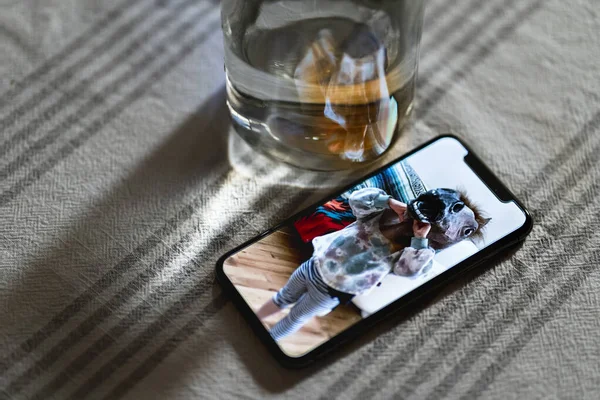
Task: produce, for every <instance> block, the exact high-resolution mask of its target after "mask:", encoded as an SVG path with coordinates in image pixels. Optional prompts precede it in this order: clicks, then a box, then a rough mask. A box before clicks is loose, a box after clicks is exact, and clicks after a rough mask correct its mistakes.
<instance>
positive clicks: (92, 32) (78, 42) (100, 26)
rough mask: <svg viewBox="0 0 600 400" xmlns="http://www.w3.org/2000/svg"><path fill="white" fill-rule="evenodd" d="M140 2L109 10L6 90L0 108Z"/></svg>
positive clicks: (0, 101)
mask: <svg viewBox="0 0 600 400" xmlns="http://www.w3.org/2000/svg"><path fill="white" fill-rule="evenodd" d="M141 1H142V0H125V1H123V2H122V3H121V4H119V5H118V6H117V7H115V8H114V9H112V10H110V11H109V12H108V13H106V15H105V16H104V18H102V19H101V20H100V21H98V22H97V23H96V24H94V25H93V26H92V27H91V28H89V29H88V30H87V31H86V32H84V33H83V34H82V35H81V36H79V37H78V38H77V39H75V40H74V41H72V42H71V43H70V44H68V45H67V46H66V47H65V48H64V49H62V50H61V51H60V52H59V53H57V54H55V55H53V56H52V57H51V58H50V59H49V60H48V61H46V62H45V63H44V64H43V65H42V66H41V67H39V68H38V69H36V70H35V71H33V72H32V73H30V74H29V75H28V76H26V77H25V78H23V79H22V80H21V81H20V82H18V83H16V84H15V85H14V86H13V87H12V88H10V89H8V90H7V91H6V92H4V93H3V94H2V96H1V97H0V108H2V107H4V106H5V105H6V104H8V103H10V102H11V101H12V100H13V98H14V97H16V96H18V95H19V94H20V93H21V92H22V91H23V90H24V89H25V88H28V87H31V86H32V85H34V84H35V81H38V80H40V79H42V78H43V77H45V76H46V75H47V74H48V73H49V72H50V71H52V70H53V69H54V68H56V67H58V66H59V65H60V64H61V63H62V62H63V61H64V60H65V59H67V58H69V57H70V56H71V55H73V54H74V53H75V52H77V50H79V49H80V48H82V47H84V46H85V45H86V44H87V42H89V41H90V40H92V39H93V38H95V37H97V36H98V35H100V34H101V33H102V31H104V30H105V29H106V28H108V27H109V26H110V25H111V24H114V23H116V22H117V20H118V19H119V18H121V16H122V15H123V14H124V13H125V12H126V11H127V10H128V9H129V8H131V7H134V6H135V5H136V4H137V3H139V2H141Z"/></svg>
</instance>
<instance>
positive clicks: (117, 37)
mask: <svg viewBox="0 0 600 400" xmlns="http://www.w3.org/2000/svg"><path fill="white" fill-rule="evenodd" d="M157 8H159V7H158V5H156V3H150V4H149V7H147V8H146V9H145V10H144V11H143V12H142V13H141V14H139V15H137V16H135V17H134V18H132V19H131V20H129V21H125V24H124V25H123V26H121V27H119V29H117V30H116V31H115V32H114V33H113V34H112V35H111V36H110V37H109V38H107V39H106V40H105V41H104V42H103V43H101V44H100V45H99V46H96V47H95V48H94V49H92V50H91V51H90V52H89V54H88V55H87V56H86V57H84V58H82V59H81V60H79V61H78V62H77V63H75V64H74V65H72V66H71V67H69V68H67V69H66V70H65V71H64V72H63V73H61V74H60V75H59V76H58V77H57V78H56V79H52V83H51V84H49V85H46V86H45V87H44V88H42V90H40V91H39V92H37V93H35V94H34V95H33V96H31V98H30V99H29V100H27V101H26V102H25V103H24V104H21V105H20V106H19V107H17V108H15V109H14V110H13V111H12V112H11V113H10V114H8V115H7V116H6V117H4V118H3V119H2V121H0V131H6V130H7V129H8V128H10V127H11V126H12V125H14V124H15V123H16V122H17V121H19V120H20V119H21V118H23V116H25V115H26V114H27V113H29V112H31V110H33V109H34V108H35V107H36V106H37V105H38V104H40V103H41V102H42V101H44V99H46V98H47V97H48V96H49V95H51V94H53V93H56V88H57V87H61V86H63V85H64V84H65V83H67V82H68V81H69V80H71V78H73V77H74V76H77V75H76V74H77V73H78V72H80V71H81V70H82V69H83V68H84V67H86V66H87V65H88V64H90V63H91V62H93V61H95V60H97V59H98V57H100V56H101V55H102V53H104V52H106V51H109V50H110V49H111V48H112V47H113V46H114V45H116V44H117V43H119V41H121V42H122V41H123V40H124V39H126V38H127V35H128V34H130V33H131V32H132V31H133V30H134V29H135V27H137V26H138V25H139V24H141V23H142V22H144V20H145V19H147V18H148V17H150V16H152V15H153V14H154V13H155V11H156V9H157ZM116 59H118V57H116ZM117 65H118V63H115V64H112V63H111V64H110V67H109V68H105V69H103V71H102V72H106V73H108V72H110V71H111V70H112V69H114V67H116V66H117ZM106 73H105V74H104V75H106ZM90 81H93V79H89V80H88V79H86V80H84V81H83V82H82V84H80V85H78V86H77V88H76V89H75V90H73V91H71V92H70V93H69V95H68V96H67V95H65V96H63V98H65V97H73V96H75V95H77V94H79V93H81V91H82V89H85V86H87V85H88V84H89V82H90ZM61 100H62V99H61ZM59 103H60V104H63V103H64V101H63V103H61V101H59V102H57V103H55V104H54V105H52V106H51V107H49V108H48V109H47V110H45V111H44V112H42V113H41V114H42V116H41V117H40V118H37V119H34V120H33V121H32V122H31V123H29V124H28V125H27V126H26V127H25V128H24V129H22V130H20V131H18V132H17V133H16V134H15V135H13V136H12V137H11V138H10V139H9V140H7V141H6V142H4V143H2V145H1V146H0V157H3V156H4V155H5V154H6V153H7V152H8V151H10V150H11V149H12V148H13V147H14V146H15V145H17V144H18V143H20V142H21V141H23V140H24V139H25V138H26V137H27V134H28V133H29V132H31V131H34V130H36V129H39V127H40V126H42V124H43V123H44V122H46V121H47V119H48V116H53V115H54V114H56V113H57V112H58V111H60V110H61V109H62V108H63V107H64V104H63V105H59Z"/></svg>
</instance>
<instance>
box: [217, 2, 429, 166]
mask: <svg viewBox="0 0 600 400" xmlns="http://www.w3.org/2000/svg"><path fill="white" fill-rule="evenodd" d="M423 9H424V0H224V1H223V2H222V26H223V33H224V39H225V68H226V73H227V102H228V106H229V110H230V112H231V116H232V120H233V125H234V127H235V129H236V131H237V132H238V133H239V134H240V136H242V138H244V139H245V140H246V141H247V142H248V143H249V144H250V145H252V146H253V147H255V148H256V149H259V150H261V151H263V152H265V153H267V154H269V155H272V156H275V157H276V158H279V159H281V160H283V161H285V162H288V163H290V164H293V165H296V166H300V167H303V168H308V169H315V170H337V169H343V168H347V167H351V166H353V165H357V164H362V163H366V162H369V161H372V160H374V159H376V158H377V157H379V156H380V155H381V154H383V153H384V152H385V151H386V150H387V149H388V148H389V147H390V146H391V145H392V143H393V141H394V139H395V137H396V136H397V135H398V134H399V132H400V131H401V129H402V128H403V126H404V125H405V123H406V121H407V119H408V116H409V114H410V112H411V110H412V104H413V98H414V94H415V85H416V77H417V66H418V59H419V45H420V40H421V30H422V26H423Z"/></svg>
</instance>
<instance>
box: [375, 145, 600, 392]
mask: <svg viewBox="0 0 600 400" xmlns="http://www.w3.org/2000/svg"><path fill="white" fill-rule="evenodd" d="M592 154H594V153H592ZM586 160H588V161H589V160H590V158H589V157H587V158H586ZM586 160H584V162H582V163H581V164H580V165H579V167H578V168H577V170H576V171H574V172H573V175H574V176H577V177H582V176H584V175H585V172H586V170H588V166H587V163H586ZM572 186H573V185H572V182H571V180H570V179H567V180H566V181H565V182H564V183H563V185H561V187H560V188H559V189H558V190H557V191H555V192H554V193H560V194H561V196H563V195H564V193H565V192H566V191H568V190H569V189H570V188H572ZM599 186H600V182H597V183H596V184H595V185H594V186H593V187H592V190H591V191H587V192H586V195H584V196H583V198H582V199H581V200H580V201H578V202H577V205H574V206H573V207H572V208H571V210H573V212H574V214H573V215H581V214H580V212H582V211H583V210H582V209H583V208H585V206H587V205H588V204H589V202H590V200H593V197H591V199H590V195H589V193H593V194H594V195H595V193H596V192H597V190H598V187H599ZM551 199H552V200H553V204H551V205H550V204H548V206H547V207H548V208H546V209H545V210H546V211H550V210H552V209H554V208H555V207H556V206H557V205H558V204H560V201H561V200H560V199H559V198H557V197H551ZM543 219H544V218H541V219H540V222H541V221H542V220H543ZM586 225H587V224H586ZM592 226H593V224H592ZM562 228H563V226H562V224H561V225H560V228H559V229H556V230H553V231H550V234H549V236H550V237H547V236H543V237H541V238H540V239H538V240H537V241H536V242H535V243H533V244H531V245H530V246H529V248H528V250H529V251H526V252H524V253H523V254H518V255H517V256H516V257H515V258H513V259H512V260H511V262H512V263H513V266H514V270H513V271H510V272H509V273H508V274H507V275H506V276H505V277H504V278H503V279H502V281H501V282H499V283H498V284H496V285H495V288H494V290H493V291H492V292H491V293H489V294H488V295H486V296H485V298H484V299H483V300H481V301H480V302H479V305H478V306H477V307H476V308H475V309H473V310H472V311H471V312H470V313H469V314H468V315H467V317H466V319H465V320H464V321H463V322H462V323H461V325H460V326H458V327H457V328H456V329H455V330H454V331H453V332H452V333H451V334H450V335H449V336H448V337H446V338H445V339H444V340H443V341H442V342H441V343H440V344H439V345H437V346H436V349H435V351H434V354H433V355H432V356H430V357H429V358H428V359H427V360H426V361H425V362H423V363H422V364H421V365H420V367H419V368H417V370H418V373H417V372H413V374H412V376H410V377H409V378H408V380H407V381H406V383H405V384H403V385H402V387H401V389H400V390H399V391H398V392H396V393H397V394H400V393H412V391H414V390H415V389H416V388H417V387H418V386H419V385H421V384H422V383H423V382H425V381H426V380H427V379H429V377H430V376H431V374H432V373H433V371H434V369H435V367H436V366H437V365H439V362H440V360H442V359H444V358H445V357H446V356H447V355H448V354H449V353H450V352H452V351H453V350H454V349H456V348H457V346H458V345H459V344H460V342H461V340H462V334H463V332H467V331H469V330H472V329H473V328H474V327H475V326H476V325H478V324H479V323H480V322H481V321H482V320H483V319H484V317H485V314H486V313H487V312H488V311H489V309H490V308H491V307H492V306H493V305H494V304H498V303H499V301H500V300H501V299H502V295H503V294H504V293H505V292H507V291H510V290H511V289H512V288H514V286H515V284H516V283H520V284H525V282H527V277H526V273H527V271H529V270H530V268H531V266H530V264H529V263H525V261H524V259H527V260H537V259H538V258H539V257H541V256H542V255H543V254H545V253H546V252H547V251H548V250H550V249H551V248H552V246H554V245H555V244H556V242H555V240H556V239H559V238H560V237H561V234H562V233H563V231H564V229H562ZM549 239H550V240H549ZM568 243H569V244H567V245H566V246H565V249H566V251H569V252H571V254H573V252H575V254H576V252H577V251H579V250H581V248H582V247H583V246H585V245H587V243H585V242H584V241H582V240H581V239H580V238H579V237H577V238H573V239H571V241H570V242H568ZM567 258H568V257H567ZM560 259H561V261H564V253H563V255H561V258H560ZM558 266H559V265H558V264H556V260H553V261H552V262H551V265H550V266H548V267H546V268H545V269H544V271H543V273H542V275H541V276H539V277H538V276H534V277H531V278H529V279H530V281H529V282H528V283H527V286H526V289H524V290H523V294H522V295H521V296H520V297H519V299H518V300H516V301H515V302H513V303H512V304H511V305H509V306H507V307H506V309H507V310H510V312H507V313H506V314H507V315H508V316H507V317H505V318H502V319H499V320H496V321H494V322H493V323H492V326H491V328H490V329H488V330H487V331H486V333H485V334H484V335H483V336H482V337H481V339H480V340H479V341H478V342H477V343H476V344H474V345H471V346H470V347H471V350H470V351H469V352H468V353H467V356H465V357H463V358H461V361H460V362H459V363H458V364H457V365H455V366H454V368H453V369H452V371H451V372H450V373H449V374H448V375H447V376H446V378H445V379H444V381H443V382H442V383H441V384H440V386H439V387H438V389H436V392H435V393H437V394H440V393H446V392H447V391H448V390H450V388H451V387H452V386H453V385H454V384H455V383H456V382H457V381H458V377H459V376H461V375H462V374H463V373H465V372H466V371H467V370H468V369H469V367H470V366H471V365H472V364H473V362H475V361H476V360H477V359H478V358H479V357H480V356H481V355H482V354H483V353H484V352H485V351H487V349H489V345H490V344H492V343H494V342H495V340H496V339H497V338H498V337H499V336H500V334H501V333H502V332H503V331H504V330H505V329H506V328H508V327H510V326H511V324H512V323H513V322H514V319H515V318H516V317H517V316H518V313H519V312H521V311H523V310H524V309H525V308H526V307H527V306H528V305H529V304H530V303H531V301H532V300H533V299H534V297H535V296H536V295H537V294H538V293H540V292H541V291H542V290H543V289H544V287H545V286H546V285H547V284H548V283H549V282H551V280H552V279H554V278H555V277H556V275H557V274H558V273H559V272H560V271H561V269H560V268H558ZM554 267H556V268H554ZM515 271H516V273H514V272H515ZM548 274H552V275H548ZM523 279H525V281H523ZM475 286H476V285H471V287H473V291H475ZM431 334H433V332H427V333H425V334H424V338H428V337H430V335H431ZM416 350H417V349H415V351H414V352H416ZM414 352H413V354H411V355H410V356H411V357H412V356H413V355H414ZM395 362H397V361H396V360H393V361H392V362H391V363H390V364H389V365H401V364H397V363H395ZM384 369H385V367H384ZM372 383H374V384H373V385H369V388H372V389H371V391H370V392H375V391H376V390H374V389H375V388H376V387H377V383H376V382H372Z"/></svg>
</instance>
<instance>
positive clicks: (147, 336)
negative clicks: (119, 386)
mask: <svg viewBox="0 0 600 400" xmlns="http://www.w3.org/2000/svg"><path fill="white" fill-rule="evenodd" d="M287 190H289V188H288V187H287V186H283V187H278V188H277V189H276V190H274V193H268V196H262V197H261V199H259V200H258V201H257V202H256V204H253V205H252V206H251V208H253V209H256V210H257V211H256V212H257V213H264V212H266V210H268V208H270V207H273V206H274V203H273V202H271V201H270V199H272V198H276V197H279V196H280V195H281V194H282V193H284V192H285V191H287ZM305 197H306V193H304V192H299V193H298V194H296V195H295V196H294V197H292V198H291V199H290V200H288V201H287V202H286V203H288V204H286V205H285V206H283V207H280V208H279V212H278V213H277V214H278V217H279V216H281V217H284V216H286V215H287V214H289V210H290V208H292V209H293V208H295V207H296V206H298V205H300V204H301V203H302V202H303V201H304V200H305ZM282 214H283V215H282ZM278 219H279V218H278ZM238 224H239V221H238V220H235V221H231V222H229V223H228V224H227V225H226V226H225V227H224V228H223V229H222V230H221V234H220V235H217V236H216V237H215V238H213V239H212V240H211V241H210V244H209V246H208V249H207V250H206V251H205V252H203V253H202V254H199V255H198V259H201V260H212V259H213V258H214V257H215V256H216V255H218V254H219V253H220V252H222V251H223V248H224V247H225V246H226V245H228V244H229V243H230V242H232V241H234V239H235V237H236V235H237V234H238V233H239V231H238ZM208 268H209V271H210V272H209V275H208V277H207V278H205V279H203V280H202V282H201V283H200V284H198V285H196V286H195V287H194V288H192V289H191V290H190V291H188V292H187V293H185V294H184V295H183V296H182V297H181V299H183V300H179V301H177V302H176V303H174V304H173V305H172V306H171V307H169V309H168V310H166V311H165V312H164V313H162V316H161V317H160V318H159V319H158V320H157V321H155V322H153V323H152V324H150V325H149V326H148V327H147V328H146V329H145V330H144V332H142V333H141V334H140V335H138V336H137V337H136V338H135V339H134V340H133V341H132V342H131V343H129V345H127V347H126V348H124V349H123V350H121V351H120V352H119V353H118V354H117V355H116V356H114V357H113V358H112V359H111V360H110V361H108V362H107V363H105V364H104V365H103V366H102V367H100V369H98V370H97V371H96V372H95V373H94V375H92V376H91V377H90V378H89V379H87V380H86V381H85V382H84V383H83V384H82V385H81V386H80V387H79V388H78V389H77V390H76V391H75V392H74V394H73V395H72V396H71V398H73V399H79V398H82V396H84V395H85V394H86V393H90V392H91V391H92V390H94V389H95V388H97V387H98V386H99V385H101V384H102V383H103V382H104V381H105V380H106V379H108V378H109V377H110V376H111V375H112V374H113V373H114V372H115V371H116V370H117V369H118V368H119V367H120V366H121V365H123V364H125V362H127V360H129V359H130V358H131V357H133V355H134V354H136V353H137V352H138V351H140V350H141V349H142V348H144V347H145V346H146V345H147V344H148V343H149V342H150V341H151V340H152V339H153V338H154V337H156V336H157V335H158V334H159V333H160V332H162V331H163V330H164V329H166V328H167V327H168V326H169V325H170V323H171V322H172V321H173V320H174V319H176V318H177V317H179V316H180V315H181V314H182V313H183V312H184V311H185V310H186V309H187V307H188V306H189V305H190V304H191V301H192V300H194V299H197V298H198V296H199V295H200V294H203V293H204V292H205V291H206V289H207V288H208V287H210V286H212V282H213V281H214V276H213V271H212V268H213V265H212V264H210V265H209V266H208ZM171 294H172V293H171ZM163 297H164V296H163ZM224 304H225V303H224V302H222V303H221V307H222V305H224ZM221 307H219V308H217V309H215V313H216V312H218V311H219V310H220V308H221ZM208 319H209V318H208V317H207V318H205V320H203V321H200V322H201V323H203V322H206V320H208ZM145 369H148V370H151V369H153V368H148V366H146V367H145ZM126 380H127V379H126Z"/></svg>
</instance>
